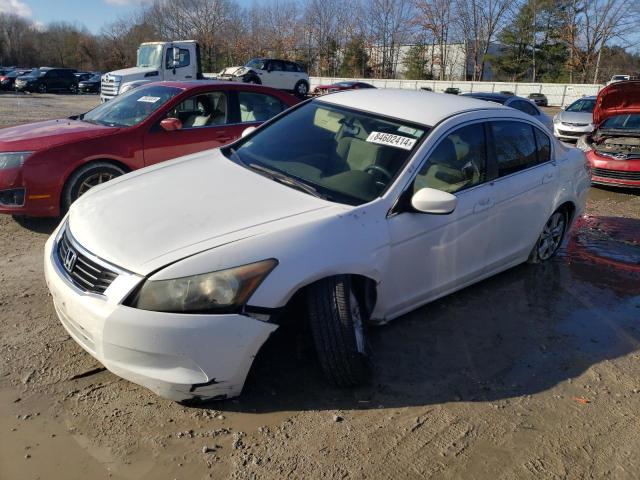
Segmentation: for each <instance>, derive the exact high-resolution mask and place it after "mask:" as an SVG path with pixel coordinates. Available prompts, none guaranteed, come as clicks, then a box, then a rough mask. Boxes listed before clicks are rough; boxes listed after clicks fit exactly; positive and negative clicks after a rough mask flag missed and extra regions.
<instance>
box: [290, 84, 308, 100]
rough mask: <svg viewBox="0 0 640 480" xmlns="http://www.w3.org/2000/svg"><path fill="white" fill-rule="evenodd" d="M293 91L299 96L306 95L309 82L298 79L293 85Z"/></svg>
mask: <svg viewBox="0 0 640 480" xmlns="http://www.w3.org/2000/svg"><path fill="white" fill-rule="evenodd" d="M293 91H294V92H295V94H296V95H297V96H299V97H300V98H302V97H306V96H307V93H309V84H308V83H307V82H305V81H304V80H300V81H299V82H298V83H296V86H295V87H293Z"/></svg>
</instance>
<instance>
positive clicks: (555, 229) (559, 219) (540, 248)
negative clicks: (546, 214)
mask: <svg viewBox="0 0 640 480" xmlns="http://www.w3.org/2000/svg"><path fill="white" fill-rule="evenodd" d="M567 222H568V218H567V213H566V211H565V210H556V211H555V212H553V215H551V217H550V218H549V220H547V223H546V224H545V225H544V228H543V229H542V233H541V234H540V236H539V237H538V241H537V242H536V244H535V245H534V247H533V249H532V250H531V253H530V254H529V260H528V262H529V263H540V262H544V261H546V260H549V259H550V258H551V257H553V256H554V255H555V254H556V253H558V249H559V248H560V245H562V240H563V239H564V235H565V233H566V231H567Z"/></svg>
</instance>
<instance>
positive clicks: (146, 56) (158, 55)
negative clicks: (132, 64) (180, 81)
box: [137, 45, 163, 68]
mask: <svg viewBox="0 0 640 480" xmlns="http://www.w3.org/2000/svg"><path fill="white" fill-rule="evenodd" d="M162 48H163V46H162V45H142V46H141V47H140V48H139V49H138V63H137V66H138V67H152V68H160V66H161V65H162Z"/></svg>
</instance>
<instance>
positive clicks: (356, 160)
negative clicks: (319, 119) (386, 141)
mask: <svg viewBox="0 0 640 480" xmlns="http://www.w3.org/2000/svg"><path fill="white" fill-rule="evenodd" d="M337 150H338V154H339V155H340V156H341V157H342V159H343V160H344V161H345V163H346V166H347V170H359V171H361V172H362V171H364V170H365V168H367V167H368V166H369V165H372V164H380V163H381V161H382V160H383V148H382V145H377V144H375V143H371V142H366V141H364V140H362V139H360V138H355V137H343V138H341V139H340V141H339V142H338V148H337Z"/></svg>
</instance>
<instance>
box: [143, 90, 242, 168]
mask: <svg viewBox="0 0 640 480" xmlns="http://www.w3.org/2000/svg"><path fill="white" fill-rule="evenodd" d="M232 102H235V97H234V96H233V95H230V92H228V91H225V90H211V91H206V92H200V93H197V94H194V95H192V96H190V97H188V98H187V99H186V100H183V101H182V102H180V103H179V104H178V105H175V106H173V107H170V108H169V109H168V111H167V112H166V113H165V114H164V115H163V116H162V117H161V119H164V118H177V119H179V120H180V121H181V122H182V128H181V129H180V130H175V131H170V132H168V131H165V130H163V129H162V127H160V120H158V121H157V122H156V123H155V124H154V125H153V126H152V127H151V128H150V129H149V131H148V132H147V133H146V134H145V138H144V159H145V164H146V165H152V164H154V163H158V162H163V161H165V160H169V159H171V158H177V157H181V156H183V155H188V154H190V153H195V152H200V151H203V150H208V149H211V148H216V147H220V146H222V145H226V144H227V143H230V142H232V141H233V140H235V139H236V138H238V137H239V136H240V134H241V133H242V130H243V129H244V128H245V127H244V126H243V125H242V124H240V123H239V122H238V121H237V113H236V112H237V107H236V105H235V104H234V103H232Z"/></svg>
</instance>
